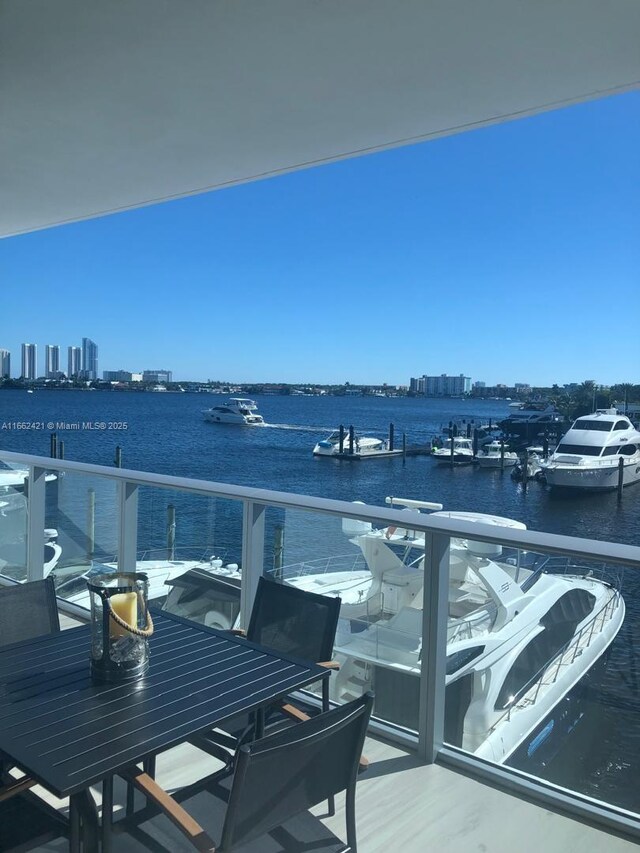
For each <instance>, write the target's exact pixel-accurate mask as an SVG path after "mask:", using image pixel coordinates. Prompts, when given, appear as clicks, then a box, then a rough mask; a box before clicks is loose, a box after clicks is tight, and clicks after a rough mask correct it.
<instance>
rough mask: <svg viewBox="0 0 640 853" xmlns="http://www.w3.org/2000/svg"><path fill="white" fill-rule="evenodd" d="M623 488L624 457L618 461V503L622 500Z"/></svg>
mask: <svg viewBox="0 0 640 853" xmlns="http://www.w3.org/2000/svg"><path fill="white" fill-rule="evenodd" d="M623 486H624V456H621V457H620V458H619V459H618V501H621V500H622V487H623Z"/></svg>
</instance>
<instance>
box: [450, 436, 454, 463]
mask: <svg viewBox="0 0 640 853" xmlns="http://www.w3.org/2000/svg"><path fill="white" fill-rule="evenodd" d="M449 441H450V442H451V460H450V461H451V467H452V468H453V456H454V452H455V448H454V444H455V442H454V440H453V435H452V436H451V438H450V439H449Z"/></svg>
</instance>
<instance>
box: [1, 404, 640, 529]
mask: <svg viewBox="0 0 640 853" xmlns="http://www.w3.org/2000/svg"><path fill="white" fill-rule="evenodd" d="M221 399H224V398H221V397H218V396H217V395H208V394H189V393H185V394H179V393H177V394H174V393H132V392H108V391H91V392H89V391H84V392H83V391H36V392H35V393H33V394H27V393H26V392H24V391H5V392H1V393H0V426H1V425H2V423H3V422H4V423H7V422H15V421H20V422H31V423H42V424H45V429H43V430H35V429H34V430H20V431H14V430H8V429H0V449H4V450H16V451H20V452H23V453H38V454H42V455H45V456H46V455H48V454H49V431H48V430H47V429H46V424H47V423H48V422H54V423H55V422H66V423H71V424H73V423H82V422H89V421H90V422H94V421H104V422H107V423H108V422H114V421H115V422H123V423H126V424H127V426H128V429H127V430H126V431H112V430H105V431H95V430H91V431H90V430H79V431H72V430H67V431H64V430H60V429H59V430H57V433H58V437H59V438H60V439H63V440H64V442H65V456H66V458H67V459H72V460H76V461H80V462H91V463H95V464H102V465H112V464H113V460H114V453H115V447H116V445H120V446H121V448H122V454H123V467H125V468H134V469H138V470H144V471H155V472H157V473H165V474H174V475H176V476H184V477H197V478H201V479H207V480H215V481H218V482H222V483H236V484H240V485H248V486H257V487H261V488H272V489H280V490H283V491H291V492H301V493H304V494H311V495H318V496H322V497H329V498H339V499H343V500H348V501H351V500H362V501H365V502H366V503H372V504H379V505H382V504H383V503H384V499H385V497H386V496H387V495H396V496H400V497H407V498H417V499H421V500H431V501H439V502H440V503H442V504H444V506H445V509H457V510H480V511H482V512H488V513H495V514H497V515H505V516H508V517H510V518H516V519H519V520H520V521H523V522H524V523H525V524H526V525H527V527H529V528H530V529H533V530H543V531H547V532H551V533H563V534H567V535H573V536H583V537H588V538H593V539H605V540H610V541H612V542H625V543H628V544H634V545H640V526H639V525H638V518H639V515H640V484H638V485H635V486H631V487H629V488H627V489H626V490H625V492H624V499H623V501H622V502H621V503H620V504H619V503H618V501H617V497H616V495H615V493H607V494H586V495H578V496H576V495H571V496H569V497H567V496H564V495H559V496H557V495H556V494H555V493H552V492H551V491H549V490H548V489H547V488H546V487H545V486H543V485H542V484H540V483H536V482H532V483H530V484H529V487H528V488H527V489H526V490H525V489H523V488H522V486H521V485H520V484H517V483H515V482H514V481H513V480H512V479H511V477H510V475H509V472H508V471H506V472H505V473H501V472H500V471H492V470H480V469H477V468H475V467H466V466H463V467H459V468H455V469H454V470H450V468H449V467H448V466H445V465H437V464H434V463H433V461H432V460H431V459H429V458H428V457H421V456H418V457H409V458H407V460H406V464H405V465H403V464H402V460H401V459H398V458H395V459H379V460H365V461H362V462H359V463H358V462H351V463H346V462H339V461H337V460H329V459H316V458H314V457H313V456H312V455H311V451H312V448H313V445H314V444H315V443H316V441H317V440H318V439H319V438H321V437H323V436H324V434H325V433H326V432H328V431H329V430H330V429H335V428H336V427H337V426H338V425H339V424H340V423H342V424H344V425H345V426H348V425H349V424H353V425H354V426H355V427H356V430H357V431H358V432H360V433H361V434H368V435H379V436H384V435H386V434H387V433H388V429H389V423H390V422H393V423H394V424H395V427H396V443H397V444H399V443H400V441H401V436H402V433H403V432H406V434H407V442H408V443H409V444H414V443H418V442H425V441H428V440H429V439H430V438H431V437H432V436H433V435H434V434H435V433H437V432H439V431H440V428H441V426H442V425H446V424H448V422H449V420H450V419H454V420H456V421H458V422H462V421H463V420H467V421H469V420H474V421H475V422H476V423H486V422H487V421H488V420H489V419H493V420H494V421H495V420H496V419H500V418H503V417H505V416H506V415H507V414H508V411H509V410H508V407H507V405H506V403H503V402H500V401H493V400H487V401H467V400H430V399H406V398H375V397H301V396H293V397H280V396H263V397H260V398H257V400H256V401H257V403H258V406H259V411H260V412H261V413H262V414H263V416H264V418H265V420H266V421H267V422H268V423H269V424H272V425H273V426H270V427H267V428H253V429H252V428H238V427H235V426H223V425H219V424H210V423H206V422H205V421H204V420H203V418H202V415H201V412H202V409H204V408H207V407H209V406H212V405H216V404H217V402H218V401H219V400H221ZM295 427H299V428H298V429H296V428H295Z"/></svg>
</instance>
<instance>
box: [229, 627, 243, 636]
mask: <svg viewBox="0 0 640 853" xmlns="http://www.w3.org/2000/svg"><path fill="white" fill-rule="evenodd" d="M229 633H230V634H233V636H234V637H246V636H247V632H246V631H245V630H244V628H229Z"/></svg>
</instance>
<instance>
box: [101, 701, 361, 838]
mask: <svg viewBox="0 0 640 853" xmlns="http://www.w3.org/2000/svg"><path fill="white" fill-rule="evenodd" d="M372 705H373V695H372V694H370V693H368V694H366V695H364V696H362V697H360V698H359V699H356V700H355V701H353V702H351V703H349V704H347V705H342V706H340V707H338V708H334V709H333V710H331V711H328V712H327V713H322V714H319V715H317V716H315V717H313V718H311V719H309V720H306V721H304V722H302V723H301V724H300V725H298V726H290V727H288V728H287V729H284V730H282V731H278V732H276V733H273V734H270V735H267V736H266V737H264V738H261V739H260V740H257V741H253V742H252V743H249V744H245V745H243V746H241V747H240V749H239V750H238V751H237V753H236V760H235V769H234V774H233V778H232V780H231V781H230V783H229V780H228V779H227V784H226V786H225V785H223V784H221V783H220V781H219V778H215V781H214V782H213V784H212V780H213V779H214V777H217V774H214V777H208V779H205V780H202V781H201V782H198V783H196V784H195V785H191V786H189V787H188V788H185V789H183V790H182V791H181V792H179V793H178V794H176V795H175V796H170V795H169V794H167V793H166V792H165V791H164V790H163V789H162V788H160V786H159V785H158V784H157V783H156V782H155V781H154V780H153V779H152V778H151V777H150V776H149V775H148V774H146V773H144V772H143V771H141V770H140V769H139V768H137V767H134V768H131V770H130V771H128V774H127V776H128V778H129V779H130V780H131V782H132V783H133V784H134V785H135V786H136V787H137V788H139V789H140V790H141V791H142V792H143V793H144V794H145V796H146V797H147V799H148V800H149V801H151V802H152V803H153V804H155V806H156V807H157V808H159V809H160V811H161V812H162V813H163V817H158V816H157V808H156V809H154V808H153V806H151V807H147V808H146V809H144V810H143V811H142V812H139V813H138V814H137V815H136V817H135V818H134V819H130V818H128V819H125V820H124V821H122V822H121V823H120V825H118V824H116V827H115V828H116V831H123V832H124V831H126V830H127V829H128V828H130V829H129V832H130V834H131V836H133V838H136V839H137V840H138V841H139V842H142V843H143V844H144V845H145V849H147V847H148V849H160V847H161V845H168V848H166V847H164V848H163V849H172V848H173V849H175V847H176V846H177V845H176V844H175V840H174V841H173V842H172V840H171V828H170V826H169V825H168V824H167V822H166V820H165V818H168V819H169V821H171V822H172V823H173V824H174V825H175V826H176V827H177V828H178V829H179V830H180V831H181V832H182V833H184V835H185V836H186V837H187V838H188V839H189V841H190V842H191V843H192V844H193V846H194V847H195V848H196V849H197V850H200V851H214V850H215V851H216V853H229V851H232V850H236V849H237V848H238V847H240V846H241V847H242V851H243V853H244V852H245V851H246V853H250V851H254V850H255V851H256V852H257V853H267V851H272V850H273V851H274V853H275V851H276V850H289V851H291V850H304V849H307V846H308V847H309V849H313V850H314V851H318V853H320V851H324V850H327V851H328V850H332V851H333V850H336V845H339V847H340V849H342V850H344V844H343V843H342V842H340V840H339V839H338V838H336V836H334V835H333V834H332V833H329V831H328V830H327V829H326V827H324V826H323V825H322V824H321V823H320V821H318V819H317V818H315V817H313V816H312V815H311V814H309V813H308V809H310V808H312V807H313V806H315V805H317V804H318V803H320V802H322V801H323V800H326V799H327V798H329V797H332V796H334V795H335V794H338V793H340V792H341V791H346V804H345V811H346V834H347V844H348V847H349V850H350V851H351V853H356V825H355V789H356V780H357V775H358V758H359V756H360V754H361V752H362V745H363V743H364V738H365V735H366V730H367V724H368V722H369V717H370V715H371V708H372ZM212 795H213V796H212ZM221 800H223V801H226V809H224V810H223V815H221V818H222V819H221V820H217V821H214V819H213V818H214V812H215V809H216V806H218V807H220V801H221ZM150 811H152V812H153V815H151V816H149V812H150ZM211 834H215V835H216V836H218V837H219V838H220V845H219V846H216V845H215V844H214V842H213V840H212V837H211ZM145 837H146V839H147V840H146V842H145V841H143V840H142V839H144V838H145ZM251 842H254V843H253V844H251Z"/></svg>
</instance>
